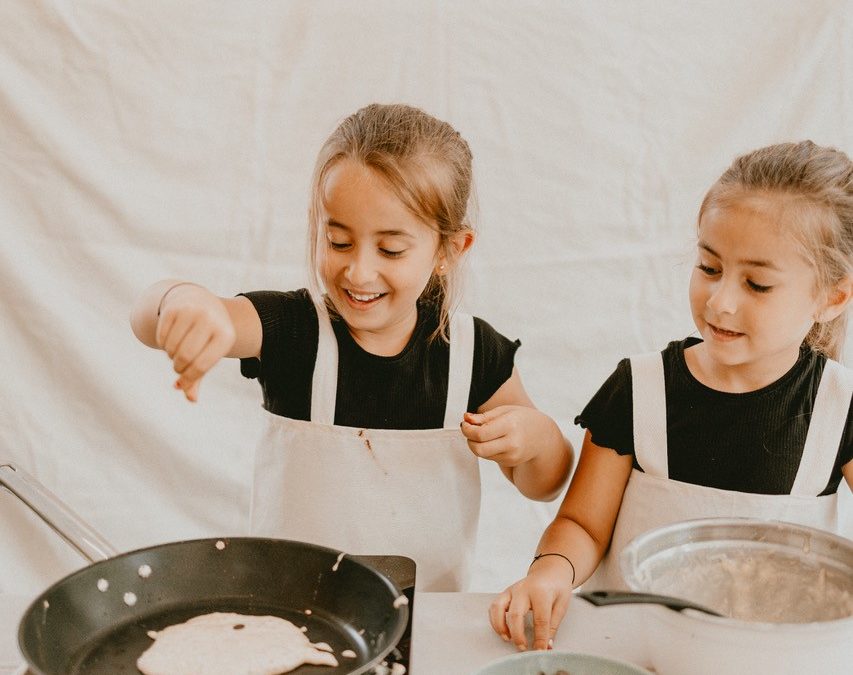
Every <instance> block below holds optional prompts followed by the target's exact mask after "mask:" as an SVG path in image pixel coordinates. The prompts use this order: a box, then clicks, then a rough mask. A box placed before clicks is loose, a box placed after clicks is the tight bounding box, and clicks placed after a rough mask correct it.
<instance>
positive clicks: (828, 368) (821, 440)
mask: <svg viewBox="0 0 853 675" xmlns="http://www.w3.org/2000/svg"><path fill="white" fill-rule="evenodd" d="M851 394H853V378H851V372H850V371H849V370H848V369H847V368H845V367H844V366H842V365H841V364H840V363H837V362H836V361H833V360H831V359H827V360H826V365H825V366H824V368H823V375H822V376H821V378H820V384H819V385H818V390H817V396H816V397H815V401H814V408H812V417H811V421H810V422H809V430H808V432H807V433H806V444H805V446H804V447H803V456H802V458H801V459H800V467H799V469H797V477H796V478H795V479H794V484H793V485H792V486H791V494H792V495H797V496H802V497H816V496H817V495H819V494H820V493H821V492H822V491H823V490H824V488H826V484H827V483H828V482H829V477H830V475H831V474H832V468H833V467H834V466H835V457H836V455H837V454H838V446H839V444H840V443H841V436H842V435H843V434H844V429H845V427H846V426H847V412H848V410H849V409H850V396H851Z"/></svg>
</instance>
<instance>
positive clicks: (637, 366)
mask: <svg viewBox="0 0 853 675" xmlns="http://www.w3.org/2000/svg"><path fill="white" fill-rule="evenodd" d="M850 375H851V373H850V371H849V370H847V369H846V368H844V367H843V366H841V365H840V364H838V363H836V362H835V361H831V360H827V362H826V367H825V368H824V371H823V376H822V378H821V381H820V386H819V387H818V393H817V397H816V398H815V403H814V409H813V412H812V417H811V422H810V423H809V429H808V432H807V434H806V443H805V447H804V448H803V456H802V459H801V460H800V466H799V468H798V470H797V476H796V478H795V479H794V484H793V486H792V487H791V494H789V495H763V494H751V493H745V492H735V491H732V490H720V489H717V488H709V487H704V486H701V485H693V484H690V483H684V482H681V481H676V480H670V479H669V477H668V476H669V472H668V459H667V444H666V398H665V396H666V395H665V390H664V373H663V358H662V355H661V354H660V353H659V352H654V353H651V354H643V355H641V356H638V357H633V358H631V377H632V381H633V385H632V395H633V399H634V410H633V417H634V451H635V452H636V457H637V463H638V464H639V465H640V466H641V467H642V468H643V471H638V470H636V469H634V470H633V471H632V472H631V477H630V479H629V480H628V485H627V486H626V488H625V494H624V496H623V498H622V506H621V508H620V510H619V517H618V519H617V521H616V528H615V530H614V532H613V538H612V540H611V542H610V549H609V550H608V552H607V555H606V556H605V558H604V559H603V560H602V562H601V564H600V565H599V567H598V569H597V570H596V571H595V574H594V575H593V576H592V577H590V579H589V580H588V581H587V582H586V584H584V588H585V589H595V588H625V583H624V581H623V579H622V575H621V573H620V572H619V553H620V551H621V550H622V549H623V548H624V547H625V546H626V545H627V544H628V543H629V542H630V541H631V540H632V539H633V538H634V537H636V536H638V535H640V534H642V533H643V532H647V531H648V530H651V529H654V528H656V527H660V526H663V525H668V524H670V523H674V522H678V521H682V520H690V519H693V518H727V517H746V518H761V519H766V520H781V521H785V522H789V523H797V524H800V525H807V526H810V527H817V528H820V529H822V530H829V531H832V532H836V531H837V529H838V510H837V509H838V495H837V494H832V495H825V496H822V497H818V496H817V495H818V494H820V492H821V491H822V490H823V489H824V488H825V487H826V484H827V483H828V482H829V477H830V474H831V472H832V468H833V465H834V464H835V458H836V456H837V454H838V446H839V444H840V443H841V436H842V434H843V433H844V428H845V425H846V423H847V411H848V408H849V406H850V396H851V393H853V380H851V377H850Z"/></svg>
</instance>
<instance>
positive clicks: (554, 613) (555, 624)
mask: <svg viewBox="0 0 853 675" xmlns="http://www.w3.org/2000/svg"><path fill="white" fill-rule="evenodd" d="M571 598H572V594H571V593H561V594H559V595H557V598H556V599H555V600H554V608H553V609H552V610H551V627H550V628H551V635H550V636H549V640H548V644H549V646H550V645H553V644H554V642H553V640H554V636H555V635H556V634H557V629H558V628H559V627H560V624H561V623H562V622H563V619H564V618H565V616H566V612H567V611H568V609H569V601H570V600H571Z"/></svg>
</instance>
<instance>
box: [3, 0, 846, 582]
mask: <svg viewBox="0 0 853 675" xmlns="http://www.w3.org/2000/svg"><path fill="white" fill-rule="evenodd" d="M373 101H381V102H390V101H403V102H408V103H411V104H415V105H419V106H421V107H423V108H425V109H426V110H428V111H430V112H432V113H433V114H435V115H437V116H439V117H442V118H444V119H447V120H448V121H450V122H451V123H452V124H454V125H455V126H456V128H457V129H458V130H459V131H460V132H461V133H462V134H463V135H464V136H465V137H466V138H467V139H468V141H469V142H470V144H471V147H472V149H473V152H474V155H475V162H476V167H475V169H476V179H477V185H478V193H479V204H480V213H479V219H478V220H479V224H480V238H479V239H478V241H477V243H476V245H475V247H474V249H473V250H472V254H471V257H470V263H469V272H470V274H469V284H468V288H467V296H466V301H465V303H464V307H465V309H466V310H467V311H470V312H472V313H475V314H478V315H480V316H482V317H484V318H486V319H487V320H489V321H490V322H491V323H492V324H493V325H494V326H495V327H496V328H498V329H499V330H500V331H502V332H503V333H504V334H506V335H507V336H509V337H512V338H515V337H518V338H520V339H521V340H522V343H523V346H522V348H521V350H520V351H519V353H518V360H517V363H518V365H519V366H520V369H521V373H522V376H523V379H524V381H525V382H526V385H527V388H528V390H529V391H530V393H531V395H532V396H533V398H534V399H535V400H536V401H537V403H538V405H539V407H540V408H542V409H543V410H545V411H547V412H548V413H550V414H551V415H553V416H554V417H555V418H556V419H557V420H558V422H559V423H560V425H561V426H562V428H563V429H564V431H565V433H566V434H567V435H568V436H569V437H570V438H571V439H572V441H573V442H574V443H575V444H576V446H578V447H579V445H580V440H581V432H580V430H579V429H578V428H576V427H574V426H573V418H574V415H575V414H577V413H578V412H579V411H580V410H581V408H582V407H583V405H584V404H585V402H586V401H587V400H588V399H589V397H590V396H591V395H592V394H593V393H594V392H595V390H596V389H597V388H598V386H599V385H600V384H601V382H602V381H603V380H604V379H605V378H606V377H607V376H608V375H609V373H610V372H611V371H612V369H613V367H614V366H615V365H616V362H617V361H618V359H619V358H621V357H622V356H625V355H629V354H632V353H635V352H638V351H641V350H649V349H653V348H654V349H659V348H662V347H663V346H664V345H665V344H666V342H667V341H668V340H670V339H675V338H679V337H683V336H684V335H686V334H688V333H690V332H691V331H692V324H691V321H690V316H689V312H688V306H687V289H686V282H687V277H688V275H689V272H690V267H691V251H692V249H691V247H692V242H693V232H694V230H693V228H694V218H695V214H696V210H697V207H698V204H699V201H700V200H701V197H702V195H703V194H704V192H705V190H706V189H707V188H708V186H709V185H710V184H711V182H712V181H713V180H714V179H715V178H716V177H717V176H718V175H719V174H720V173H721V172H722V170H723V169H724V168H725V167H726V166H727V165H728V164H729V162H730V161H731V159H732V158H733V157H734V156H735V155H736V154H739V153H741V152H744V151H746V150H749V149H751V148H753V147H757V146H760V145H765V144H767V143H771V142H777V141H783V140H791V139H800V138H805V137H808V138H812V139H813V140H815V141H816V142H819V143H825V144H831V145H835V146H838V147H841V148H843V149H845V150H846V151H847V152H848V153H850V152H853V113H852V112H851V111H853V2H850V1H849V0H817V1H814V2H809V3H801V2H799V1H797V0H754V1H752V2H748V3H747V2H741V1H740V0H695V1H693V2H690V3H683V2H677V1H675V0H670V1H662V0H635V1H632V0H620V1H616V0H611V1H605V2H601V1H589V2H585V1H584V2H580V1H568V0H567V1H564V2H554V1H551V2H484V1H469V0H466V1H465V2H440V1H435V2H427V1H425V0H420V1H416V2H411V1H410V2H406V3H399V2H395V1H393V0H389V1H377V0H373V1H370V2H359V3H350V2H343V1H341V2H336V1H329V0H324V1H319V2H318V1H316V0H312V1H294V2H260V1H256V2H239V3H236V2H227V1H219V2H211V1H210V0H204V1H202V0H184V1H181V2H171V1H168V0H157V1H155V2H152V1H151V0H145V1H144V2H143V1H142V0H138V1H135V2H123V3H117V2H112V1H111V0H79V1H76V2H73V1H71V0H38V1H33V0H7V1H5V2H3V3H0V223H1V224H2V225H0V227H2V235H3V237H2V247H0V289H2V294H1V295H0V345H2V353H1V354H2V355H0V359H2V361H0V364H2V373H3V377H2V384H0V462H2V461H13V462H17V463H19V464H20V465H21V466H23V467H24V468H26V469H27V470H29V471H31V472H32V473H34V474H35V475H36V476H37V477H38V478H39V479H40V480H42V481H43V482H44V483H45V484H46V485H47V486H48V487H50V488H51V489H52V490H53V491H54V492H56V493H57V494H58V495H60V496H61V497H62V498H63V499H64V500H65V501H66V502H67V503H69V504H70V505H71V506H72V507H73V508H74V509H75V510H76V511H77V512H78V513H79V514H80V515H81V516H82V517H83V518H84V519H86V520H87V521H88V522H89V523H91V524H92V525H93V526H94V527H95V528H96V529H98V530H99V531H100V532H101V533H102V534H103V535H104V536H105V537H106V538H107V539H108V540H110V541H111V542H112V543H113V544H114V545H115V546H116V547H117V548H118V549H120V550H128V549H131V548H136V547H140V546H144V545H150V544H156V543H160V542H163V541H167V540H173V539H180V538H188V537H197V536H219V535H227V534H239V533H242V532H245V529H246V520H247V514H248V497H249V485H250V475H251V463H252V452H253V447H254V443H255V440H256V438H257V436H258V434H259V433H260V428H261V427H260V417H261V413H260V400H261V397H260V391H259V388H258V386H257V384H256V383H255V382H253V381H249V380H244V379H243V378H242V377H241V376H240V374H239V368H238V364H237V363H236V362H229V363H224V364H222V365H221V366H219V367H218V368H217V369H216V370H215V371H214V372H212V373H211V374H210V376H209V377H208V378H207V380H206V381H205V382H204V383H203V385H202V389H201V399H200V402H199V403H198V404H197V405H190V404H188V403H186V402H185V401H184V400H183V398H182V397H181V395H180V394H179V393H178V392H175V391H174V390H172V388H171V386H170V385H171V382H172V379H173V378H172V375H171V372H170V369H169V366H168V362H167V359H166V357H165V356H164V355H163V354H161V353H159V352H155V351H151V350H148V349H146V348H145V347H143V346H142V345H140V344H139V343H138V342H136V340H135V338H134V337H133V336H132V334H131V331H130V329H129V326H128V320H127V317H128V312H129V309H130V306H131V303H132V301H133V299H134V297H135V296H136V294H137V293H138V292H139V291H141V290H142V289H143V288H144V287H145V286H147V285H148V284H150V283H152V282H153V281H155V280H157V279H160V278H163V277H170V276H179V277H186V278H190V279H194V280H197V281H199V282H201V283H204V284H206V285H208V286H209V287H210V288H212V289H213V290H214V291H216V292H218V293H220V294H223V295H232V294H234V293H236V292H238V291H241V290H250V289H258V288H280V289H290V288H297V287H300V286H302V285H304V284H305V281H306V279H307V273H306V269H305V267H304V263H303V251H304V248H305V244H304V242H305V236H304V233H305V220H306V219H305V214H306V208H307V196H308V184H309V177H310V172H311V168H312V165H313V161H314V156H315V153H316V152H317V150H318V149H319V147H320V144H321V143H322V141H323V140H324V139H325V137H326V136H327V135H328V133H329V132H330V131H331V130H332V128H333V127H334V126H335V124H336V123H337V122H338V121H339V120H340V119H341V118H342V117H344V116H346V115H347V114H349V113H351V112H353V111H354V110H356V109H357V108H359V107H361V106H362V105H364V104H367V103H369V102H373ZM484 469H485V473H484V484H485V488H484V489H485V496H484V517H483V524H484V529H483V537H482V548H481V552H480V572H481V574H480V576H479V578H478V580H477V582H476V584H475V590H498V589H499V588H502V587H503V586H504V585H505V584H507V583H509V582H511V581H513V580H514V579H515V578H517V577H518V576H519V575H520V574H522V573H523V572H524V571H525V569H526V566H527V561H528V560H529V556H530V554H531V552H532V551H533V548H534V546H535V543H536V540H537V539H538V537H539V535H540V534H541V531H542V529H543V528H544V526H545V525H546V524H547V522H548V521H549V519H550V517H551V515H552V514H553V513H554V510H555V509H556V506H557V502H555V503H551V504H537V503H532V502H529V501H526V500H525V499H523V498H522V497H520V496H518V495H517V494H516V493H515V492H514V491H513V489H512V488H511V486H509V485H508V484H507V483H505V482H504V481H502V479H500V478H499V477H498V473H497V471H495V470H494V469H493V467H492V466H491V465H489V466H485V467H484ZM845 490H846V488H845ZM318 497H321V496H320V495H318ZM845 504H849V502H846V503H845ZM306 508H308V506H307V505H306ZM847 508H848V509H849V506H848V507H847ZM82 564H83V562H82V560H80V559H79V558H78V557H77V556H76V554H74V553H72V552H70V551H69V549H68V547H67V546H66V545H65V544H64V542H62V541H61V540H59V539H58V537H57V536H56V535H55V534H54V533H52V532H51V531H49V530H48V529H47V528H46V527H45V526H44V525H43V524H41V523H40V521H37V520H36V519H35V517H33V516H31V515H30V514H29V513H28V512H26V511H25V509H24V508H23V507H22V506H20V505H19V504H18V503H17V502H16V501H15V500H14V499H13V498H12V497H11V496H10V495H9V494H8V493H6V492H5V491H2V490H0V592H4V591H5V592H15V593H29V592H32V593H35V592H37V591H40V590H42V589H43V588H44V587H45V585H46V584H47V583H48V582H50V581H52V580H54V579H56V578H59V577H60V576H62V575H64V574H65V573H67V572H68V571H70V570H72V569H75V568H77V567H79V566H81V565H82Z"/></svg>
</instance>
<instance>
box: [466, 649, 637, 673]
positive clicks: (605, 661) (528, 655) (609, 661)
mask: <svg viewBox="0 0 853 675" xmlns="http://www.w3.org/2000/svg"><path fill="white" fill-rule="evenodd" d="M536 656H538V657H539V658H545V659H549V658H554V657H562V658H566V657H568V658H569V659H583V660H584V661H587V662H588V663H590V664H598V665H602V666H615V667H620V668H625V669H627V670H628V672H630V673H637V674H638V675H640V674H641V675H648V673H649V671H648V669H646V668H644V667H643V666H640V665H638V664H636V663H631V662H630V661H625V660H622V659H617V658H613V657H611V656H601V655H600V654H592V653H589V652H578V651H573V650H571V649H549V650H532V649H530V650H527V651H524V652H517V653H515V654H508V655H506V656H503V657H501V658H499V659H495V660H494V661H490V662H489V663H487V664H485V665H484V666H482V667H480V668H479V669H478V670H475V671H474V672H473V673H470V675H488V673H489V670H487V669H491V668H492V667H498V666H501V665H504V664H512V663H515V662H517V661H525V660H528V659H532V658H534V657H536ZM563 665H565V666H568V667H571V666H573V665H578V664H577V663H564V664H555V666H563Z"/></svg>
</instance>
